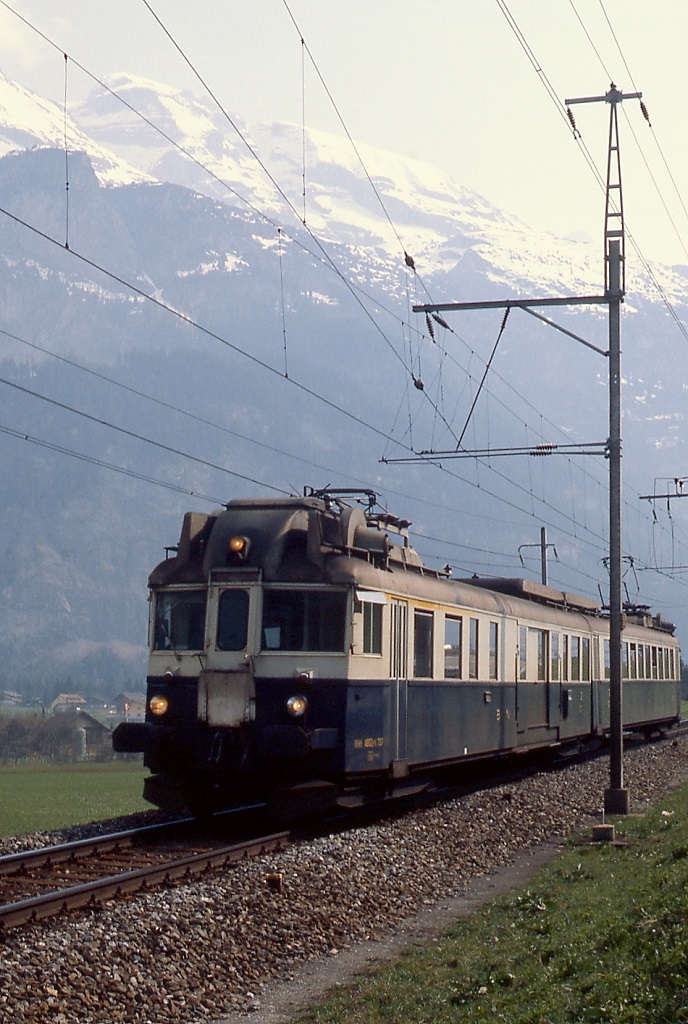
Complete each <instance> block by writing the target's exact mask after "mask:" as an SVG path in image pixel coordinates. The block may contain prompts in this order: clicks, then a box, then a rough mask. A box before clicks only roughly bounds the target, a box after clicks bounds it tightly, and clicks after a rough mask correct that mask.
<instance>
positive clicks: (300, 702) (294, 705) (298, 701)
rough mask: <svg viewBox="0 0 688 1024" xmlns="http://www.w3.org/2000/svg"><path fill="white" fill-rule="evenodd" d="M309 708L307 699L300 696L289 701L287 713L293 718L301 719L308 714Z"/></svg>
mask: <svg viewBox="0 0 688 1024" xmlns="http://www.w3.org/2000/svg"><path fill="white" fill-rule="evenodd" d="M307 707H308V701H307V700H306V698H305V697H302V696H301V695H300V694H297V695H295V696H294V697H290V698H289V700H288V701H287V711H288V712H289V714H290V715H291V716H292V718H301V716H302V715H305V714H306V708H307Z"/></svg>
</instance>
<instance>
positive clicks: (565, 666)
mask: <svg viewBox="0 0 688 1024" xmlns="http://www.w3.org/2000/svg"><path fill="white" fill-rule="evenodd" d="M570 653H571V637H570V636H569V634H568V633H562V651H561V678H562V679H563V681H564V682H565V683H567V682H568V681H569V679H570V677H571V673H570V672H569V655H570Z"/></svg>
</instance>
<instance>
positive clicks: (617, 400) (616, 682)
mask: <svg viewBox="0 0 688 1024" xmlns="http://www.w3.org/2000/svg"><path fill="white" fill-rule="evenodd" d="M641 98H642V93H639V92H634V93H626V94H625V95H624V94H623V93H622V92H621V91H620V90H619V89H617V88H616V86H615V85H614V83H612V84H611V86H610V88H609V91H608V92H607V93H605V94H604V95H603V96H585V97H579V98H576V99H568V100H565V103H566V105H567V107H568V108H570V106H571V105H572V104H578V103H600V102H602V103H608V104H609V108H610V109H609V145H608V149H607V183H606V201H605V227H604V278H605V290H604V294H603V295H590V296H571V297H563V298H550V299H516V300H514V299H505V300H503V301H501V300H496V301H489V302H453V303H436V304H425V305H418V306H414V307H413V309H414V312H418V313H437V312H440V311H442V312H451V311H459V310H466V309H495V308H504V309H507V310H508V309H511V308H512V307H514V306H515V307H518V308H521V309H524V310H525V311H526V312H530V313H533V309H532V307H533V306H572V305H604V306H607V308H608V310H609V349H608V351H607V352H602V350H601V349H597V348H596V346H593V345H590V344H589V343H587V342H585V341H583V339H582V338H578V339H577V340H579V341H581V342H583V344H586V345H587V346H588V347H589V348H593V349H594V350H595V351H597V352H599V353H600V354H602V355H604V356H606V357H607V359H608V360H609V437H608V438H607V442H606V445H605V454H606V456H607V458H608V460H609V647H610V679H609V715H610V772H609V786H608V788H607V789H606V790H605V793H604V808H605V811H606V812H607V813H609V814H627V813H628V811H629V795H628V790H627V789H626V788H625V787H624V773H623V693H622V674H621V672H622V658H621V649H622V648H621V644H622V632H623V604H622V575H621V569H622V531H621V303H622V302H623V299H624V292H625V229H624V217H623V195H622V189H621V154H620V149H619V128H618V118H617V108H618V105H619V104H620V103H621V102H622V101H623V100H624V99H641ZM569 117H570V120H571V124H572V125H573V126H574V130H575V122H574V120H573V117H572V115H571V113H570V109H569ZM534 315H537V314H534ZM553 326H557V325H553ZM559 329H563V328H559ZM566 333H567V334H569V335H570V336H571V332H569V331H566ZM573 337H575V335H573ZM553 450H556V448H554V449H553ZM569 451H570V449H569ZM427 454H428V455H432V454H437V453H432V452H428V453H427ZM465 454H468V453H465ZM514 454H516V451H515V450H514ZM421 458H422V457H421ZM389 461H393V460H389ZM403 461H413V460H408V459H405V460H403ZM419 461H420V459H419Z"/></svg>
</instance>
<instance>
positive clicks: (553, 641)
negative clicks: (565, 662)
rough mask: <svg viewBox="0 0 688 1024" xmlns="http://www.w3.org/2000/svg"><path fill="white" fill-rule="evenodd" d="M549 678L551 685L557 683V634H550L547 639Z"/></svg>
mask: <svg viewBox="0 0 688 1024" xmlns="http://www.w3.org/2000/svg"><path fill="white" fill-rule="evenodd" d="M549 677H550V679H551V680H552V682H553V683H558V682H559V634H558V633H550V637H549Z"/></svg>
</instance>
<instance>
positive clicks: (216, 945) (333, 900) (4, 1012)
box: [0, 739, 688, 1024]
mask: <svg viewBox="0 0 688 1024" xmlns="http://www.w3.org/2000/svg"><path fill="white" fill-rule="evenodd" d="M608 774H609V762H608V760H607V759H606V758H602V759H599V760H597V761H595V762H591V763H587V764H583V765H571V766H569V767H567V768H565V769H563V770H560V771H558V772H556V773H542V774H538V775H535V776H533V777H531V778H528V779H526V780H523V781H520V782H518V783H513V784H510V785H508V786H502V787H499V788H497V789H492V790H488V791H484V792H480V793H473V794H471V795H470V796H466V797H462V798H460V799H457V800H453V801H451V802H449V803H445V804H442V805H437V806H434V807H431V808H428V809H424V810H419V811H416V812H414V813H411V814H408V815H406V816H404V817H403V818H400V819H397V820H391V821H385V822H383V823H381V824H377V825H374V826H371V827H368V828H365V829H361V830H351V831H348V832H345V833H342V834H340V835H336V836H332V837H329V838H325V839H317V840H313V841H311V842H308V843H303V844H299V845H298V846H293V847H291V848H289V849H287V850H285V851H282V852H279V853H275V854H269V855H265V856H263V857H260V858H258V859H257V860H252V861H248V862H245V863H241V864H239V865H238V866H236V867H233V868H231V869H229V870H226V871H225V872H224V874H221V875H214V876H212V877H208V878H206V879H204V880H196V881H194V882H193V883H191V884H188V885H182V886H179V887H177V888H174V889H163V890H158V891H156V892H151V893H148V894H144V895H140V896H137V897H133V898H128V899H125V900H118V901H113V902H111V903H108V904H105V905H104V906H102V907H98V908H96V909H94V910H91V911H89V912H86V913H81V912H80V913H76V914H73V915H70V916H68V917H64V918H61V919H54V920H52V921H46V922H43V923H39V924H37V925H34V926H33V927H31V928H29V929H27V930H17V931H10V932H9V933H8V934H7V936H6V938H5V942H4V944H3V945H2V956H1V957H0V1022H2V1024H4V1022H8V1024H9V1022H10V1021H12V1022H26V1024H34V1022H35V1024H39V1022H40V1024H45V1022H54V1024H75V1022H79V1024H91V1022H93V1024H96V1022H98V1024H99V1022H103V1024H113V1022H117V1021H123V1022H127V1024H166V1022H168V1021H169V1022H172V1021H174V1022H179V1024H184V1022H194V1024H198V1022H201V1021H208V1022H210V1021H217V1020H220V1019H222V1018H225V1019H226V1018H227V1017H228V1016H229V1017H231V1018H232V1020H234V1019H237V1018H238V1017H240V1016H242V1015H244V1014H249V1015H250V1016H251V1017H252V1018H253V1019H254V1020H255V1021H256V1022H257V1021H261V1024H263V1021H264V1020H267V1016H265V1015H264V1014H263V1013H262V1012H261V1010H262V1009H263V1007H265V1008H266V1009H267V1006H268V1004H269V1002H270V993H271V991H272V990H273V989H274V988H275V987H276V986H278V985H279V986H280V987H281V989H282V990H284V986H285V983H288V982H289V979H290V978H292V977H298V976H300V974H301V973H302V967H303V965H304V963H306V962H309V961H315V960H317V959H318V958H325V961H326V962H327V963H328V964H331V963H332V962H333V961H334V962H336V961H337V958H341V959H342V961H343V960H345V959H347V963H348V962H350V959H351V958H350V957H348V958H347V957H346V956H345V951H351V950H352V949H353V948H355V947H356V946H357V944H360V943H371V942H372V943H381V942H383V941H385V940H388V939H389V937H390V936H391V935H394V934H395V933H399V932H402V931H403V929H404V926H405V923H407V922H408V921H409V919H411V918H413V917H414V915H417V914H418V912H419V911H423V910H424V909H425V910H428V911H430V910H431V909H432V908H434V907H435V906H436V905H438V904H441V903H443V904H444V905H445V906H447V905H448V901H450V900H451V899H452V898H455V897H458V896H460V895H461V894H462V893H466V892H468V891H470V888H471V885H473V884H475V880H476V879H484V878H485V876H488V875H490V874H491V873H493V872H497V871H498V870H500V869H501V871H500V875H501V877H502V879H506V880H507V881H508V880H509V878H510V874H511V872H510V871H509V869H508V868H507V869H505V866H506V865H510V864H512V863H513V862H514V861H516V860H517V858H518V857H519V855H521V856H522V855H523V853H524V851H526V850H528V849H531V848H533V847H536V848H538V847H539V848H543V847H545V846H547V847H549V846H551V844H552V841H553V840H554V841H555V844H554V848H556V841H557V840H563V838H564V837H565V836H566V835H568V834H570V833H571V832H572V831H574V830H577V829H580V828H587V827H589V826H591V825H592V824H593V823H597V822H599V820H600V813H601V804H602V799H603V793H604V789H605V787H606V786H607V785H608ZM686 778H688V740H686V739H679V740H675V741H674V742H673V743H664V744H662V745H659V746H642V747H638V748H635V749H631V750H629V751H627V752H626V755H625V783H626V786H627V788H628V790H629V792H630V796H631V802H632V810H633V811H637V810H641V809H642V807H643V806H645V805H647V804H648V803H651V802H656V801H657V800H660V799H661V797H662V795H663V794H664V793H665V792H666V791H667V790H668V789H669V788H670V787H671V786H672V785H674V784H676V783H677V782H679V781H682V780H685V779H686ZM127 824H131V819H128V821H127ZM113 826H114V823H112V822H110V823H107V826H105V825H102V824H95V825H93V826H85V827H83V828H81V829H78V828H74V829H70V830H69V836H68V837H69V838H71V839H75V838H81V837H85V836H87V835H91V834H93V832H94V830H95V831H100V830H102V831H112V830H113ZM114 827H116V826H114ZM65 838H66V836H65V833H64V832H63V833H59V834H53V835H51V837H50V839H51V840H53V841H56V842H58V841H59V842H63V841H65ZM47 840H48V837H46V836H31V837H17V838H16V839H15V840H11V841H5V842H3V844H2V848H1V849H0V853H8V852H11V851H12V850H16V849H19V848H23V847H25V846H34V845H43V844H44V843H45V842H46V841H47ZM514 873H515V874H516V875H517V874H518V873H517V872H514ZM268 875H281V887H279V888H276V887H275V886H274V883H273V885H271V884H270V880H269V879H268ZM517 880H518V879H517V878H515V882H516V881H517ZM313 973H314V972H313V970H310V971H309V974H310V975H311V976H313ZM322 973H323V975H326V974H327V975H328V976H329V974H330V973H331V972H328V971H325V970H324V969H323V971H322ZM271 1019H276V1018H275V1017H274V1015H273V1017H272V1018H271Z"/></svg>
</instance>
